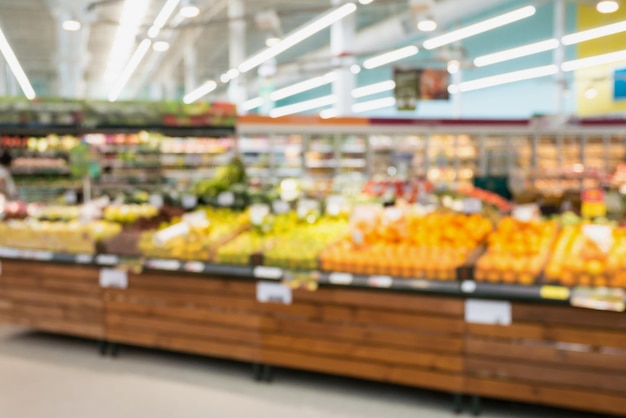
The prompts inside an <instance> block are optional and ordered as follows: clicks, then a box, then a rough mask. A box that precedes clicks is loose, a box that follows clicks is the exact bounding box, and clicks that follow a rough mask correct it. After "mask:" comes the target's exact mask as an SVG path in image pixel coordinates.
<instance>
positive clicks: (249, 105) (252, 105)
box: [241, 97, 265, 111]
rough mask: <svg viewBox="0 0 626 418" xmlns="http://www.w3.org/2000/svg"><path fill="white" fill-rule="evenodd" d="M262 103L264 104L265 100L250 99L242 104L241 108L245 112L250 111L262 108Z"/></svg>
mask: <svg viewBox="0 0 626 418" xmlns="http://www.w3.org/2000/svg"><path fill="white" fill-rule="evenodd" d="M263 103H265V100H263V98H261V97H255V98H254V99H250V100H248V101H247V102H243V104H242V105H241V108H242V109H243V110H245V111H249V110H252V109H256V108H257V107H261V106H263Z"/></svg>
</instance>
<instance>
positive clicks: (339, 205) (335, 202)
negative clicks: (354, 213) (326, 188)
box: [326, 195, 347, 216]
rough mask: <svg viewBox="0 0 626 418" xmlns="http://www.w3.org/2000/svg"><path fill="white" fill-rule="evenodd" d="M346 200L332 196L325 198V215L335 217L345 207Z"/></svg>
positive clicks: (339, 196) (342, 197)
mask: <svg viewBox="0 0 626 418" xmlns="http://www.w3.org/2000/svg"><path fill="white" fill-rule="evenodd" d="M346 204H347V202H346V198H345V197H344V196H341V195H332V196H328V197H327V198H326V214H327V215H330V216H337V215H339V214H340V213H341V212H343V210H344V209H345V207H346Z"/></svg>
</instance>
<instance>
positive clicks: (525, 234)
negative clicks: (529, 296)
mask: <svg viewBox="0 0 626 418" xmlns="http://www.w3.org/2000/svg"><path fill="white" fill-rule="evenodd" d="M557 228H558V226H557V223H556V222H555V221H548V222H542V221H532V222H522V221H519V220H517V219H514V218H511V217H508V218H504V219H503V220H502V221H501V222H500V223H499V224H498V228H497V230H496V231H495V232H494V233H493V234H492V235H491V236H490V237H489V248H488V250H487V252H486V253H485V254H484V255H483V256H482V257H481V258H480V259H479V260H478V262H477V263H476V269H475V278H476V279H477V280H484V281H489V282H504V283H520V284H533V283H534V282H535V281H536V280H537V279H538V278H539V276H540V274H541V272H542V271H543V268H544V266H545V264H546V262H547V260H548V256H549V255H550V249H551V248H552V243H553V242H554V239H555V237H556V234H557Z"/></svg>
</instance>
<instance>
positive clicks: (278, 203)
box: [272, 200, 291, 214]
mask: <svg viewBox="0 0 626 418" xmlns="http://www.w3.org/2000/svg"><path fill="white" fill-rule="evenodd" d="M290 210H291V207H290V206H289V202H285V201H284V200H274V201H273V202H272V211H273V212H274V213H275V214H281V213H288V212H289V211H290Z"/></svg>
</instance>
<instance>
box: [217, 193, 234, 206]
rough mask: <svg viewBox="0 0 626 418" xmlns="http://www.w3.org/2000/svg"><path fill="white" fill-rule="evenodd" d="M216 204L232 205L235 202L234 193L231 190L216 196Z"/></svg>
mask: <svg viewBox="0 0 626 418" xmlns="http://www.w3.org/2000/svg"><path fill="white" fill-rule="evenodd" d="M217 204H218V205H219V206H223V207H229V206H233V205H234V204H235V194H234V193H233V192H223V193H220V194H219V195H218V196H217Z"/></svg>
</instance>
